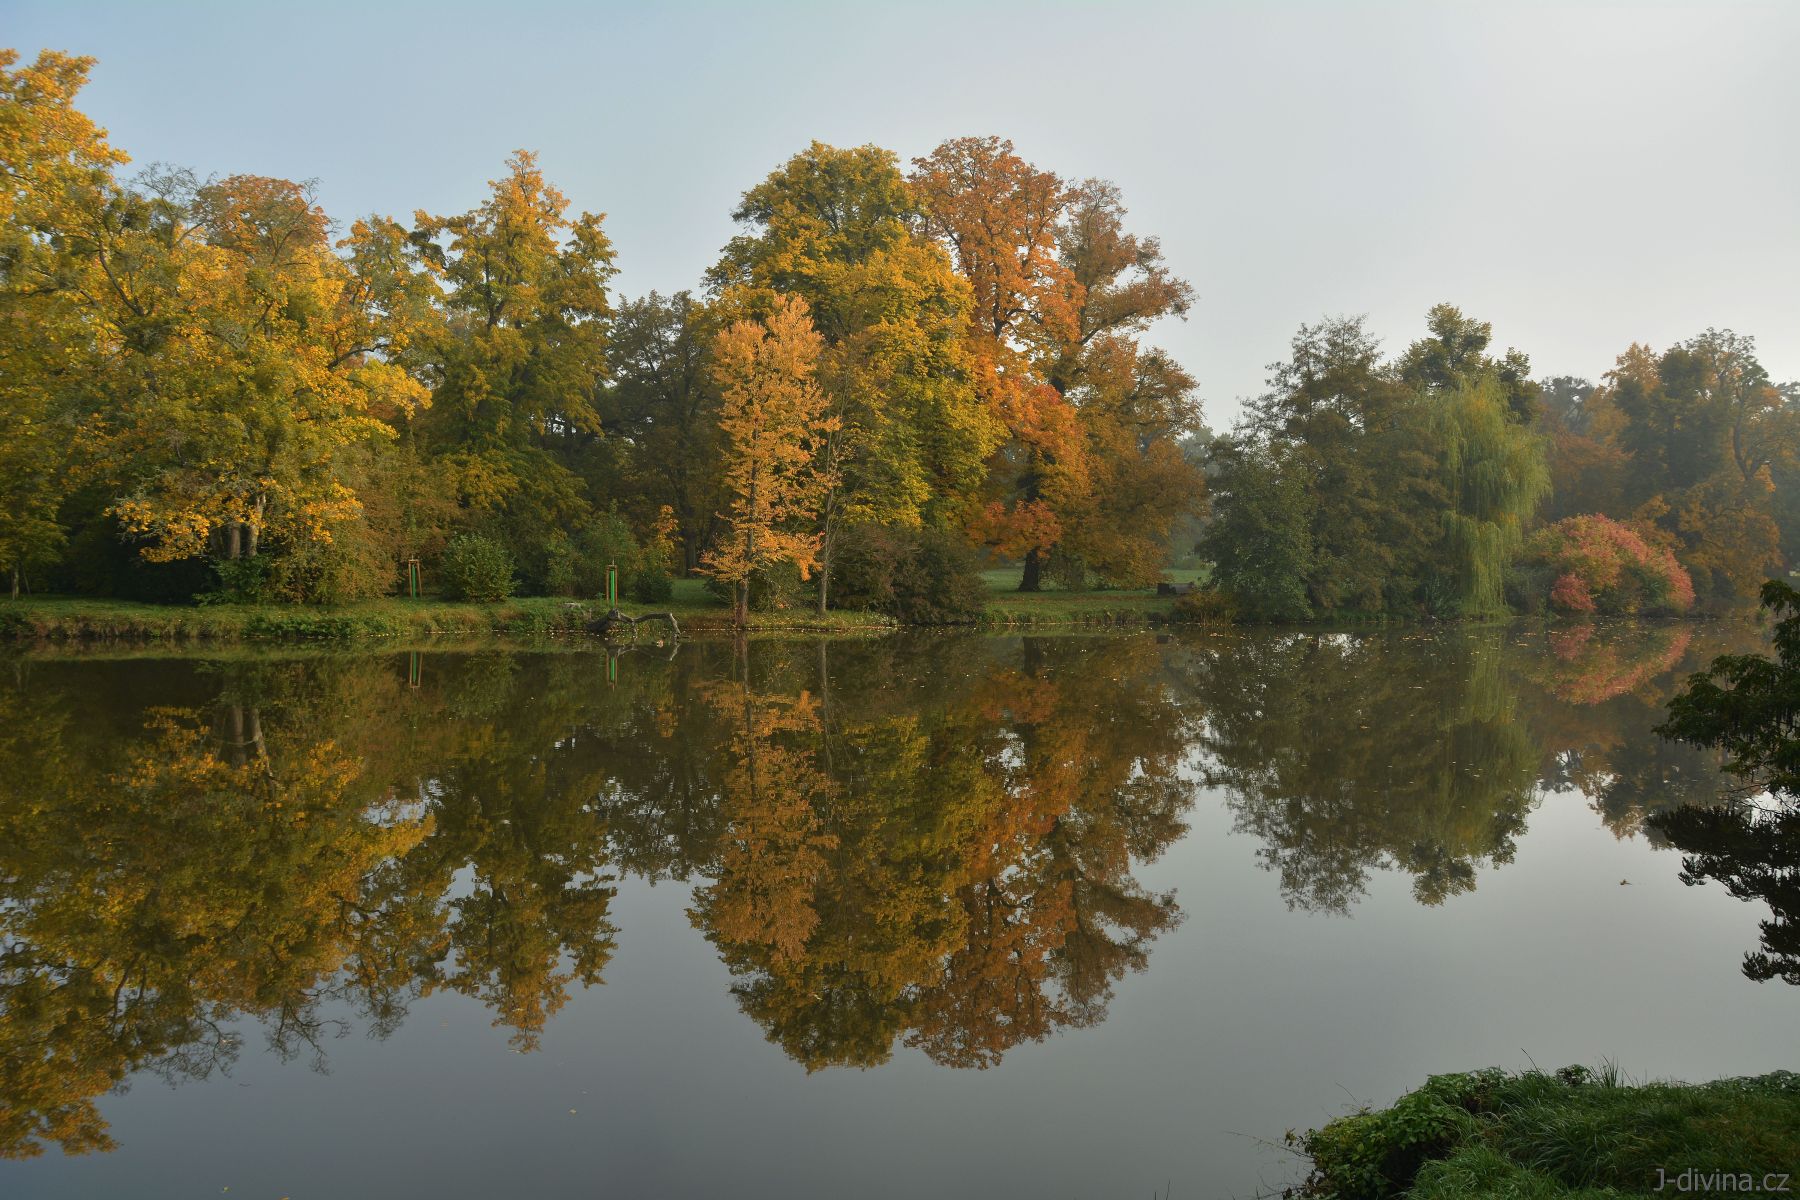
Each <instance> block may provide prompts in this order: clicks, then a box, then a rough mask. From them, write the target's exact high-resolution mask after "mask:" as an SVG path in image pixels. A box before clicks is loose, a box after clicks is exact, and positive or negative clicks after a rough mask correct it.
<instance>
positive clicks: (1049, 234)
mask: <svg viewBox="0 0 1800 1200" xmlns="http://www.w3.org/2000/svg"><path fill="white" fill-rule="evenodd" d="M912 178H913V181H914V183H915V184H916V186H917V187H918V189H919V191H920V194H921V196H922V197H923V200H924V205H925V216H926V220H927V222H928V223H929V227H930V228H931V229H932V231H933V232H934V233H935V234H936V235H937V236H938V237H939V238H941V239H942V240H943V241H944V243H945V244H946V245H947V246H948V247H949V248H950V252H951V254H952V256H953V258H954V260H955V262H956V266H957V269H958V270H959V271H961V272H962V275H963V277H964V278H965V279H967V280H968V282H969V287H970V290H971V292H972V295H973V301H974V302H973V306H972V309H971V311H970V322H969V333H968V338H969V354H970V359H971V363H972V370H973V372H974V379H975V386H976V390H977V392H978V394H979V395H980V396H981V397H982V399H983V401H984V402H985V403H986V404H987V406H988V408H989V410H990V411H991V412H992V413H993V414H994V417H995V419H996V420H997V421H998V422H999V423H1000V424H1001V425H1002V426H1003V427H1004V428H1005V430H1006V432H1007V441H1006V443H1005V444H1004V445H1003V446H1002V448H1001V449H1000V451H999V452H998V454H999V457H998V458H997V459H996V461H995V462H994V464H993V468H992V469H991V470H990V490H991V492H992V493H993V498H992V499H991V500H990V501H989V502H988V504H987V506H986V508H985V509H984V511H983V513H982V516H981V519H980V520H978V521H977V523H976V530H977V532H978V533H979V534H981V536H982V537H983V538H984V539H985V540H986V541H988V542H989V543H991V544H992V545H994V546H995V547H996V548H998V549H1000V550H1001V551H1002V552H1003V553H1007V554H1016V555H1019V556H1021V557H1022V558H1023V559H1024V563H1025V568H1024V576H1023V578H1022V579H1021V581H1020V585H1019V586H1020V590H1022V591H1036V590H1038V588H1039V587H1040V586H1041V584H1042V576H1043V568H1044V564H1045V560H1046V557H1047V555H1048V553H1049V551H1050V549H1051V548H1052V547H1053V546H1055V545H1056V544H1057V543H1058V542H1059V541H1060V540H1061V539H1062V536H1063V528H1062V518H1061V517H1060V515H1059V513H1060V512H1062V511H1064V510H1066V509H1068V508H1070V507H1072V506H1074V505H1076V504H1079V503H1080V502H1082V500H1083V499H1084V498H1085V497H1087V496H1088V495H1089V492H1090V490H1091V487H1092V478H1091V475H1090V472H1089V463H1088V455H1087V448H1086V444H1085V438H1084V437H1083V433H1082V429H1081V426H1080V422H1079V419H1078V416H1077V413H1076V410H1075V406H1074V404H1073V403H1072V402H1071V401H1070V400H1069V399H1068V398H1067V397H1066V396H1064V395H1063V394H1062V393H1061V392H1059V391H1058V390H1057V389H1056V387H1055V386H1054V385H1053V384H1052V382H1051V379H1050V376H1049V371H1050V368H1051V366H1052V364H1053V363H1054V362H1055V360H1056V358H1057V356H1058V353H1059V348H1060V347H1063V346H1067V345H1068V344H1070V343H1072V342H1075V341H1077V340H1078V339H1079V338H1080V336H1081V324H1080V318H1079V313H1078V305H1079V303H1080V299H1081V284H1080V283H1079V282H1077V280H1076V278H1075V275H1074V272H1073V270H1072V269H1071V268H1070V266H1069V264H1068V263H1067V262H1065V261H1064V259H1063V256H1062V253H1061V244H1060V229H1061V224H1062V221H1063V219H1064V217H1065V215H1066V213H1067V210H1068V206H1069V201H1070V193H1069V188H1068V185H1067V184H1065V183H1064V182H1063V181H1062V180H1061V179H1060V178H1058V177H1057V176H1056V175H1054V174H1052V173H1051V172H1048V171H1042V170H1039V169H1038V168H1036V167H1034V166H1032V165H1031V164H1030V163H1028V162H1026V161H1025V160H1024V159H1023V158H1021V157H1019V155H1018V154H1016V153H1015V152H1014V150H1013V145H1012V143H1011V142H1008V141H1004V140H1002V139H1000V138H995V137H985V138H980V137H968V138H957V139H954V140H952V141H948V142H945V143H943V144H942V145H940V146H939V147H938V148H937V149H936V150H934V151H932V153H931V154H930V155H929V156H927V157H925V158H920V159H915V160H914V172H913V177H912Z"/></svg>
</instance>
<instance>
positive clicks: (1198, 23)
mask: <svg viewBox="0 0 1800 1200" xmlns="http://www.w3.org/2000/svg"><path fill="white" fill-rule="evenodd" d="M0 44H5V45H11V46H14V47H17V48H18V49H19V50H21V51H22V52H23V53H24V54H26V55H27V56H29V55H33V54H35V53H36V51H37V50H38V49H39V48H41V47H45V46H52V47H56V48H60V49H66V50H69V51H72V52H77V53H83V54H91V55H94V56H96V57H97V58H98V59H99V60H100V62H99V65H98V67H97V68H96V70H95V72H94V79H93V83H92V85H91V87H90V88H89V90H88V91H87V92H86V93H85V100H84V102H83V107H84V108H85V109H86V110H87V111H88V112H89V113H90V114H92V115H93V116H94V117H95V118H96V119H97V120H98V121H99V122H100V123H102V124H103V125H105V126H107V127H108V128H109V129H110V130H111V133H112V136H113V140H114V142H115V143H116V144H118V145H119V146H121V147H122V148H124V149H126V150H127V151H129V152H130V153H131V154H132V155H133V156H134V158H135V159H136V160H137V162H139V163H148V162H153V161H165V162H171V163H179V164H182V165H186V166H190V167H193V168H195V169H196V170H198V171H200V172H201V173H203V174H207V173H229V172H251V173H256V174H264V175H281V176H287V177H289V178H295V179H306V178H311V179H316V180H317V181H318V183H319V186H320V193H321V196H322V198H323V200H324V202H325V204H326V207H327V208H328V209H329V210H330V211H331V213H332V214H333V216H334V217H336V218H338V219H339V220H348V219H349V218H350V217H353V216H356V215H359V214H362V213H365V212H370V211H380V212H385V213H393V214H395V215H399V216H402V217H405V216H408V215H410V214H411V213H412V212H413V211H414V210H415V209H419V208H424V209H427V210H430V211H434V212H440V213H441V212H455V211H460V210H463V209H466V208H468V207H470V206H471V205H473V204H474V203H476V202H477V201H478V199H479V198H480V195H481V192H482V189H483V186H484V181H485V180H487V179H490V178H492V177H493V176H495V175H496V174H497V173H498V172H499V170H500V168H501V163H502V161H503V160H504V158H505V157H506V155H507V153H508V152H509V151H511V150H512V149H514V148H515V147H521V146H523V147H529V148H533V149H536V150H538V151H540V152H541V153H542V156H543V165H544V167H545V169H546V171H547V173H548V174H549V176H550V178H551V179H552V180H553V181H554V182H555V183H556V184H557V185H558V186H560V187H561V188H562V190H563V191H564V192H566V193H567V194H568V195H569V197H570V198H571V200H572V201H573V202H574V206H575V207H576V208H585V209H590V210H594V211H601V212H605V213H606V214H607V221H606V225H607V228H608V230H609V231H610V233H611V235H612V238H613V240H614V243H615V245H616V246H617V249H618V252H619V264H620V266H621V268H622V271H621V274H620V276H619V280H618V283H619V286H620V288H621V289H622V290H623V291H625V292H627V293H630V294H636V293H639V292H643V291H648V290H650V289H651V288H655V289H658V290H661V291H665V292H667V291H671V290H674V289H678V288H682V287H693V286H696V285H697V282H698V280H699V276H700V273H701V272H702V271H703V270H704V269H705V267H706V266H708V265H709V264H710V263H711V262H712V261H713V259H714V258H715V256H716V254H717V252H718V249H719V247H720V246H721V245H722V244H723V243H724V242H725V240H726V239H727V238H728V237H729V236H731V233H732V226H731V221H730V215H729V214H730V211H731V209H732V207H733V206H734V204H735V202H736V200H737V198H738V196H739V194H740V193H741V192H742V191H743V190H744V189H745V188H747V187H749V186H751V185H752V184H754V183H755V182H756V181H757V180H758V179H760V178H761V177H762V176H764V175H766V174H767V173H768V172H769V171H770V170H771V169H772V168H773V167H775V166H776V165H777V164H778V163H779V162H781V161H782V160H783V159H785V158H786V157H787V156H789V155H790V154H792V153H794V152H795V151H796V150H799V149H801V148H803V147H804V146H805V145H806V143H807V142H808V140H810V139H812V138H818V139H821V140H823V141H827V142H832V143H835V144H839V145H852V144H859V143H863V142H875V143H878V144H880V145H883V146H887V147H890V148H892V149H894V150H896V151H898V152H899V153H900V155H901V156H902V158H903V159H910V158H911V157H913V156H914V155H919V154H924V153H926V152H927V151H929V150H930V149H931V148H932V147H933V146H934V145H936V144H937V143H938V142H939V141H941V140H943V139H944V138H947V137H952V136H958V135H962V134H986V133H997V134H1001V135H1003V136H1006V137H1009V138H1011V139H1013V141H1014V142H1015V143H1016V144H1017V145H1018V148H1019V150H1020V152H1021V153H1022V154H1024V155H1025V157H1027V158H1029V159H1031V160H1033V161H1034V162H1036V163H1037V164H1039V165H1040V166H1043V167H1047V168H1050V169H1053V170H1055V171H1058V172H1060V173H1062V174H1064V175H1066V176H1071V177H1084V176H1090V175H1096V176H1101V177H1105V178H1109V179H1112V180H1115V181H1116V182H1117V183H1118V184H1119V185H1120V186H1121V187H1122V188H1123V190H1124V195H1125V198H1126V202H1127V203H1128V205H1129V206H1130V208H1131V222H1132V224H1133V227H1134V228H1135V229H1137V230H1138V231H1140V232H1144V233H1150V234H1155V235H1157V236H1160V237H1161V238H1162V241H1163V247H1164V250H1165V253H1166V255H1167V257H1168V259H1169V261H1170V263H1171V264H1172V265H1173V266H1174V268H1175V269H1176V270H1177V271H1178V272H1179V273H1180V274H1182V275H1184V276H1185V277H1187V278H1188V279H1189V280H1191V281H1192V282H1193V284H1194V285H1195V288H1196V290H1197V292H1198V295H1199V302H1198V303H1197V304H1196V305H1195V307H1194V311H1193V313H1192V314H1191V315H1190V317H1189V319H1188V320H1187V321H1186V322H1185V323H1170V324H1168V325H1167V326H1166V327H1165V328H1162V329H1160V330H1158V333H1157V340H1159V341H1161V342H1162V343H1164V344H1165V345H1167V346H1168V347H1169V348H1170V349H1171V350H1173V351H1174V352H1175V353H1176V355H1177V356H1178V357H1179V358H1180V359H1181V360H1182V361H1183V362H1184V363H1185V364H1186V365H1187V366H1188V367H1189V369H1190V370H1192V371H1193V372H1194V373H1195V374H1196V375H1197V376H1198V377H1199V378H1200V380H1201V386H1202V392H1203V394H1204V395H1205V397H1206V408H1207V415H1208V417H1209V419H1210V420H1211V421H1212V422H1213V423H1214V424H1215V426H1219V425H1224V424H1228V423H1229V421H1230V419H1231V417H1232V415H1233V414H1234V413H1235V411H1236V407H1237V404H1236V402H1237V398H1238V397H1241V396H1245V395H1252V394H1255V393H1256V392H1257V391H1259V390H1260V388H1261V384H1262V379H1263V374H1264V371H1263V368H1264V366H1265V365H1266V364H1267V363H1269V362H1270V361H1272V360H1274V359H1276V358H1278V357H1280V356H1281V355H1282V354H1283V352H1284V350H1285V347H1286V345H1287V341H1288V339H1289V337H1290V336H1291V335H1292V333H1293V331H1294V328H1295V327H1296V326H1297V325H1299V324H1300V323H1301V322H1305V321H1313V320H1316V319H1318V318H1319V317H1320V316H1322V315H1324V314H1327V313H1357V312H1362V313H1367V314H1369V317H1370V321H1371V324H1372V326H1373V328H1374V329H1375V331H1376V332H1377V333H1379V334H1380V335H1381V336H1382V338H1383V339H1384V341H1385V343H1386V345H1387V346H1388V348H1389V349H1390V350H1398V349H1399V348H1401V347H1403V346H1404V345H1405V343H1406V342H1407V341H1408V340H1410V339H1411V338H1413V337H1414V336H1416V335H1417V333H1418V331H1419V330H1420V328H1421V319H1422V316H1423V314H1424V311H1425V309H1426V308H1427V307H1429V306H1430V305H1431V304H1432V303H1434V302H1436V301H1438V300H1449V301H1451V302H1453V303H1456V304H1459V305H1461V306H1462V307H1463V308H1464V309H1465V311H1468V312H1471V313H1474V314H1477V315H1479V316H1481V317H1482V318H1484V319H1487V320H1490V321H1492V322H1493V324H1494V330H1495V340H1496V342H1498V343H1499V344H1500V345H1502V346H1505V345H1515V346H1518V347H1519V348H1521V349H1523V350H1525V351H1527V352H1528V353H1529V354H1530V355H1531V358H1532V362H1533V363H1534V364H1535V366H1536V368H1537V371H1538V373H1539V374H1540V375H1548V374H1561V373H1573V374H1583V375H1588V376H1597V375H1598V374H1600V373H1601V372H1603V371H1605V370H1606V369H1607V368H1608V367H1609V366H1610V365H1611V364H1612V361H1613V359H1614V358H1615V357H1616V356H1617V354H1618V353H1619V352H1620V351H1621V350H1623V349H1624V348H1625V347H1626V346H1627V345H1628V344H1629V343H1630V342H1632V341H1633V340H1638V341H1648V342H1650V343H1652V344H1653V345H1656V346H1659V347H1660V346H1663V345H1666V344H1668V343H1669V342H1671V341H1675V340H1678V339H1680V338H1684V337H1687V336H1689V335H1691V334H1693V333H1696V332H1699V331H1700V330H1702V329H1704V328H1705V327H1706V326H1708V325H1717V326H1729V327H1732V328H1735V329H1736V330H1738V331H1739V332H1740V333H1749V334H1753V335H1754V336H1755V337H1756V338H1757V339H1758V342H1759V345H1760V347H1761V351H1762V357H1763V361H1764V362H1765V363H1766V364H1767V365H1768V367H1769V369H1770V371H1771V373H1772V374H1774V375H1775V377H1776V378H1777V379H1790V378H1800V69H1797V66H1796V64H1797V63H1800V2H1797V0H1788V2H1771V3H1764V4H1756V5H1752V4H1737V3H1724V2H1721V0H1711V2H1707V3H1691V4H1674V3H1615V4H1575V3H1565V4H1549V3H1541V4H1540V3H1501V2H1500V0H1492V2H1490V3H1486V4H1472V3H1462V4H1458V3H1443V2H1439V3H1416V4H1381V5H1376V4H1359V3H1338V4H1325V3H1273V2H1271V3H1265V4H1260V5H1251V4H1238V5H1225V4H1210V5H1202V4H1187V5H1174V4H1170V5H1163V4H1150V3H1127V2H1117V3H1109V4H1102V3H1087V4H1077V3H1057V4H1036V5H1023V4H982V3H979V2H976V0H968V2H965V3H961V4H902V3H879V4H878V3H838V4H824V3H818V4H798V3H776V2H773V0H742V2H740V3H733V4H701V3H669V4H664V5H657V6H650V5H606V4H597V3H596V4H580V5H577V4H535V3H524V2H517V3H513V4H509V5H500V4H494V5H474V4H462V3H440V4H433V5H413V4H407V5H401V4H390V3H383V2H382V0H363V2H362V3H357V4H339V3H318V2H310V3H309V2H305V0H297V2H289V3H282V4H263V3H253V2H251V0H239V2H237V3H231V4H199V3H177V2H171V0H162V2H158V3H151V2H148V0H146V2H142V3H134V4H125V3H110V4H103V3H81V2H79V0H54V2H43V0H0Z"/></svg>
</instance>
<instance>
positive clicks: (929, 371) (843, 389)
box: [709, 142, 999, 612]
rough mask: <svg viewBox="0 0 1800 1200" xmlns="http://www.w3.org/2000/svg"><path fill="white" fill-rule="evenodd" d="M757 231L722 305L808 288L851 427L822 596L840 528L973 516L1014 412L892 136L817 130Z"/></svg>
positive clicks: (783, 173)
mask: <svg viewBox="0 0 1800 1200" xmlns="http://www.w3.org/2000/svg"><path fill="white" fill-rule="evenodd" d="M732 215H733V217H734V218H735V219H736V220H737V221H738V222H740V223H741V224H742V225H743V226H744V227H745V231H744V232H743V233H741V234H739V235H738V236H737V237H735V238H733V239H732V240H731V242H730V243H729V244H728V245H727V246H726V247H725V250H724V254H723V256H722V257H721V259H720V261H719V263H718V264H717V265H716V266H715V267H714V268H713V270H712V271H711V273H710V275H709V280H710V282H711V284H712V286H713V287H714V289H715V290H716V291H717V292H718V294H719V301H720V303H721V305H722V306H724V307H726V308H728V309H731V310H733V311H739V312H743V313H748V314H750V315H760V314H762V313H765V312H767V311H768V309H769V306H770V305H771V303H772V302H773V299H774V297H776V296H780V295H790V296H798V297H800V298H802V299H804V300H805V301H806V303H807V305H808V308H809V310H810V311H811V313H812V318H813V323H814V326H815V328H816V329H817V330H818V333H819V335H820V337H821V339H822V343H823V344H822V349H821V353H820V358H819V366H818V371H817V377H818V381H819V386H820V388H821V390H822V391H823V393H824V394H825V397H826V399H827V402H828V405H829V411H830V413H831V415H832V416H833V417H834V418H836V420H837V421H838V428H837V429H836V430H835V431H833V432H832V433H831V434H830V435H829V436H827V437H826V439H825V440H824V442H823V444H822V446H821V462H822V466H823V467H824V468H825V469H826V471H827V472H828V473H829V474H830V475H831V476H832V477H833V478H834V479H835V480H836V483H835V485H834V486H832V487H831V488H829V489H828V490H827V491H826V492H825V494H824V495H823V497H822V498H821V501H820V513H819V516H820V520H819V525H820V537H819V553H818V557H819V564H820V569H819V572H818V585H819V588H818V606H819V611H820V612H823V611H824V610H825V606H826V603H827V600H828V593H829V587H830V580H831V575H832V563H833V561H834V557H835V551H836V549H837V544H838V535H839V531H840V528H841V527H842V526H844V525H845V524H854V523H869V524H875V525H882V526H887V527H890V528H918V527H920V526H921V525H924V526H931V527H936V528H943V527H948V526H950V525H951V524H953V523H960V522H961V521H962V520H963V519H964V518H965V517H966V515H967V511H966V510H967V509H968V508H969V506H970V505H971V503H972V502H973V501H974V499H975V497H976V492H977V490H978V489H979V487H980V486H981V483H982V480H983V477H984V467H985V459H986V457H987V455H988V453H989V451H991V450H992V449H993V447H994V446H995V445H996V444H997V442H998V440H999V427H998V425H997V424H996V423H995V422H994V420H993V418H992V415H991V413H990V412H989V410H988V409H987V408H986V407H985V406H984V405H983V404H982V403H981V402H980V400H979V398H978V396H977V394H976V391H975V387H974V381H973V378H972V372H971V363H970V360H969V354H968V345H967V333H968V322H969V309H970V296H969V288H968V286H967V284H966V283H965V282H964V281H963V280H962V279H961V278H960V277H959V276H958V275H957V274H956V271H955V269H954V268H953V266H952V264H951V262H950V259H949V256H948V255H947V254H946V253H945V251H944V249H943V248H942V247H941V246H940V245H938V244H937V243H936V242H935V241H933V240H932V239H930V238H929V237H926V236H924V235H923V234H922V233H921V232H920V229H919V226H920V222H921V218H922V209H921V203H920V197H919V194H918V190H917V189H916V188H915V187H914V186H913V185H912V184H910V183H909V182H908V181H907V180H906V179H905V178H904V177H902V175H901V173H900V170H899V167H898V166H897V164H896V162H895V158H894V155H893V153H892V152H891V151H887V150H883V149H880V148H879V147H875V146H860V147H855V148H851V149H840V148H838V147H835V146H827V145H824V144H823V143H820V142H814V143H813V144H812V145H811V146H810V147H808V148H807V149H806V150H804V151H802V152H801V153H799V154H796V155H795V156H794V157H793V158H791V159H789V160H788V162H786V163H785V164H783V165H782V166H781V167H780V168H778V169H777V170H775V171H774V172H772V173H771V174H770V175H769V177H768V178H767V179H765V180H764V181H763V182H761V183H759V184H758V185H757V186H756V187H754V188H751V189H750V190H749V191H748V192H746V193H744V198H743V202H742V203H741V204H740V205H739V206H738V208H737V210H736V211H735V212H734V213H733V214H732Z"/></svg>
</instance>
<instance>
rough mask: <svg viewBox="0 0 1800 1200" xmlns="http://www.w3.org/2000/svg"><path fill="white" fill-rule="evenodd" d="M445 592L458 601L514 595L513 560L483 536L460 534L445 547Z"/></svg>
mask: <svg viewBox="0 0 1800 1200" xmlns="http://www.w3.org/2000/svg"><path fill="white" fill-rule="evenodd" d="M442 569H443V573H444V584H445V590H446V591H447V592H448V593H449V595H450V596H451V597H452V598H454V599H462V600H484V601H490V602H491V601H495V600H504V599H506V598H507V597H508V596H510V595H512V592H513V582H514V581H513V558H512V554H511V553H509V552H508V551H507V549H506V547H505V546H503V545H501V544H500V543H499V542H497V541H495V540H494V539H493V538H490V537H486V536H484V535H482V534H479V533H459V534H457V535H456V536H455V537H453V538H451V539H450V544H449V545H448V546H446V547H444V560H443V564H442Z"/></svg>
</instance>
